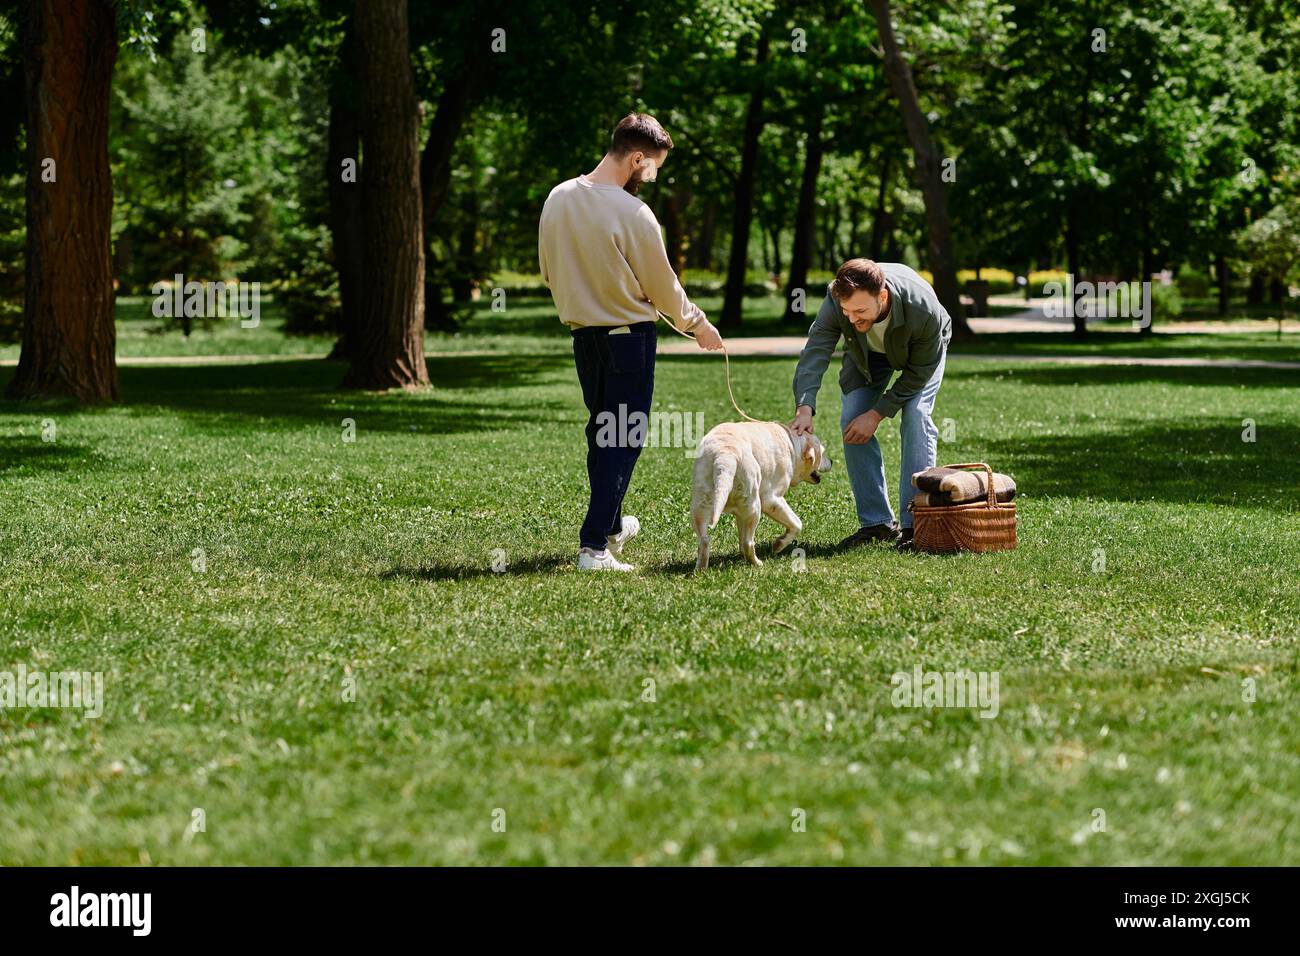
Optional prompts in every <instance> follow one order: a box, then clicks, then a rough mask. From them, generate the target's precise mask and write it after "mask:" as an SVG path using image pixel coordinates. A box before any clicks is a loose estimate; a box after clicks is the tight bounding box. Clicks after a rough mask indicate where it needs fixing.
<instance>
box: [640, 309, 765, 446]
mask: <svg viewBox="0 0 1300 956" xmlns="http://www.w3.org/2000/svg"><path fill="white" fill-rule="evenodd" d="M657 314H658V316H659V318H661V319H663V320H664V321H665V322H666V323H668V327H669V328H670V329H672V330H673V331H674V332H676V333H677V334H678V335H680V336H681V337H682V338H684V339H690V340H691V341H692V342H694V341H695V336H694V335H692V334H691V333H690V332H684V331H682V330H681V329H679V328H678V327H677V326H675V325H673V321H672V319H670V318H668V316H666V315H664V314H663V313H662V312H659V313H657ZM722 358H723V361H724V362H725V363H726V369H727V397H728V398H730V399H731V407H732V408H734V409H735V410H736V412H737V414H739V415H740V417H741V418H743V419H745V420H746V421H750V422H754V423H755V424H758V425H780V426H781V427H782V428H785V429H786V431H789V426H788V425H786V424H785V423H784V422H775V421H772V420H770V419H761V418H754V417H752V416H750V415H748V414H746V413H745V410H744V409H743V408H741V407H740V403H739V402H737V401H736V393H735V392H733V391H732V390H731V355H730V354H729V353H728V352H727V343H725V342H723V343H722Z"/></svg>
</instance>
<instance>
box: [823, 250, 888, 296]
mask: <svg viewBox="0 0 1300 956" xmlns="http://www.w3.org/2000/svg"><path fill="white" fill-rule="evenodd" d="M884 284H885V273H884V272H883V271H881V268H880V266H878V265H876V264H875V263H874V262H872V261H871V260H870V259H850V260H849V261H848V262H846V263H844V265H842V266H840V269H839V271H838V272H836V273H835V281H834V282H832V283H831V290H830V291H831V298H833V299H834V300H835V301H836V302H839V301H841V300H843V299H847V298H848V297H849V296H851V295H852V294H853V293H855V292H857V291H858V290H859V289H865V290H866V291H868V292H870V293H871V294H872V295H880V290H881V288H883V287H884Z"/></svg>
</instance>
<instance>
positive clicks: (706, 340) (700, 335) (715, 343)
mask: <svg viewBox="0 0 1300 956" xmlns="http://www.w3.org/2000/svg"><path fill="white" fill-rule="evenodd" d="M695 341H696V342H698V343H699V345H700V348H702V349H705V350H707V351H709V352H716V351H717V350H718V349H720V348H722V335H721V334H720V333H719V332H718V330H717V329H716V328H714V327H713V323H712V322H710V321H709V320H708V319H705V320H704V321H703V322H701V323H700V324H699V326H697V327H696V329H695Z"/></svg>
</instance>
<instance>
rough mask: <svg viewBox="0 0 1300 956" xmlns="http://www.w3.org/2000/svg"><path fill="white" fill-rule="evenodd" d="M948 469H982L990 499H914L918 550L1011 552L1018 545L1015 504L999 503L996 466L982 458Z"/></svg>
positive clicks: (913, 516)
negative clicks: (919, 501)
mask: <svg viewBox="0 0 1300 956" xmlns="http://www.w3.org/2000/svg"><path fill="white" fill-rule="evenodd" d="M944 467H945V468H983V469H984V473H985V476H986V478H985V481H986V486H985V487H986V488H987V489H988V501H973V502H971V503H969V504H964V505H943V506H930V505H922V506H919V507H918V506H917V505H916V502H912V504H911V505H909V506H908V507H909V508H911V510H912V519H913V525H914V531H913V536H914V537H913V539H912V540H913V546H914V547H915V548H916V549H917V550H919V551H932V552H936V553H951V552H954V551H1010V550H1011V549H1012V548H1014V547H1015V546H1016V503H1015V502H1014V501H1007V502H999V501H998V499H997V493H996V491H995V490H994V488H993V469H992V468H990V467H989V466H988V465H986V464H985V463H984V462H982V461H976V462H969V463H966V464H961V465H945V466H944Z"/></svg>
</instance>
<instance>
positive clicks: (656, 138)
mask: <svg viewBox="0 0 1300 956" xmlns="http://www.w3.org/2000/svg"><path fill="white" fill-rule="evenodd" d="M672 148H673V138H672V137H671V136H669V135H668V131H667V130H665V129H664V128H663V127H662V126H660V125H659V121H658V120H657V119H655V118H654V117H653V116H651V115H650V114H649V113H628V114H627V115H626V116H624V117H623V118H622V119H621V120H619V121H618V125H617V126H615V127H614V135H613V137H612V138H611V139H610V144H609V151H610V152H611V153H613V154H614V155H615V156H626V155H627V154H628V153H631V152H633V151H635V150H638V149H639V150H641V152H643V153H657V152H660V151H661V150H665V149H672Z"/></svg>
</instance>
